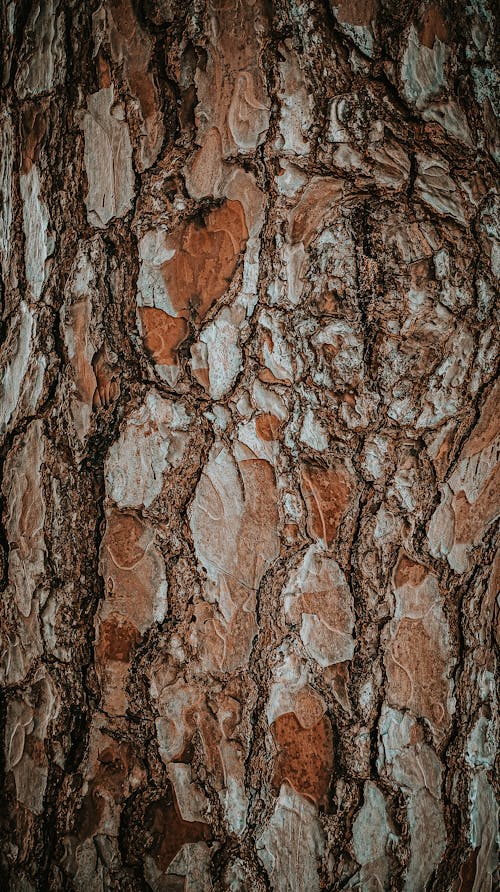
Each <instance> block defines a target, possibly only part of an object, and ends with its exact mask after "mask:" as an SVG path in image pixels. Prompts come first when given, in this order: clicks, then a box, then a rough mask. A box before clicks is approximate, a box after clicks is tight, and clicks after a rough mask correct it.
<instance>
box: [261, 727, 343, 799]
mask: <svg viewBox="0 0 500 892" xmlns="http://www.w3.org/2000/svg"><path fill="white" fill-rule="evenodd" d="M271 732H272V735H273V738H274V741H275V743H276V746H277V747H278V755H277V758H276V763H275V769H274V776H273V786H274V787H275V789H276V790H279V788H280V786H281V784H282V783H283V782H284V781H287V782H288V783H289V784H290V785H291V786H292V787H293V788H294V790H296V791H297V793H301V794H302V795H303V796H307V797H308V798H309V799H312V801H313V802H314V803H316V805H325V803H326V797H327V793H328V787H329V786H330V781H331V776H332V769H333V736H332V728H331V725H330V721H329V719H328V717H327V716H326V715H324V716H323V717H322V718H321V719H320V721H319V722H318V723H317V724H315V725H313V726H312V727H310V728H303V727H302V726H301V724H300V722H299V720H298V718H297V716H296V715H295V713H293V712H289V713H287V714H286V715H281V716H278V718H277V719H276V721H275V722H273V724H272V725H271Z"/></svg>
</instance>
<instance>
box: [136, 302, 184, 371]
mask: <svg viewBox="0 0 500 892" xmlns="http://www.w3.org/2000/svg"><path fill="white" fill-rule="evenodd" d="M139 314H140V318H141V324H142V331H143V338H144V346H145V348H146V350H147V351H148V353H149V354H150V355H151V357H152V358H153V359H154V361H155V362H156V363H158V365H169V366H171V365H177V350H178V349H179V347H180V345H181V344H182V342H183V341H185V339H186V337H187V334H188V331H189V328H188V323H187V322H186V320H185V319H183V318H182V317H175V316H169V315H168V313H165V312H164V311H163V310H157V309H156V308H155V307H141V308H140V309H139Z"/></svg>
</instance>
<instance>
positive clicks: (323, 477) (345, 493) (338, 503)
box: [300, 465, 352, 546]
mask: <svg viewBox="0 0 500 892" xmlns="http://www.w3.org/2000/svg"><path fill="white" fill-rule="evenodd" d="M300 478H301V489H302V494H303V496H304V499H305V502H306V506H307V527H308V531H309V534H310V535H311V536H314V537H315V538H319V539H323V541H324V542H325V544H326V545H327V546H330V545H331V544H332V542H333V540H334V539H335V536H336V535H337V531H338V528H339V525H340V521H341V519H342V515H343V514H344V512H345V511H346V509H347V506H348V504H349V499H350V495H351V488H352V487H351V480H350V476H349V474H348V473H347V471H346V469H345V468H342V467H341V466H338V467H335V468H322V467H320V466H319V465H318V466H315V465H303V466H302V468H301V475H300Z"/></svg>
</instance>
